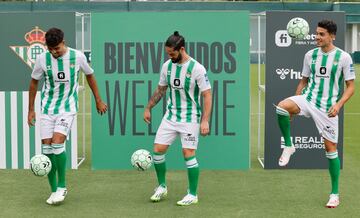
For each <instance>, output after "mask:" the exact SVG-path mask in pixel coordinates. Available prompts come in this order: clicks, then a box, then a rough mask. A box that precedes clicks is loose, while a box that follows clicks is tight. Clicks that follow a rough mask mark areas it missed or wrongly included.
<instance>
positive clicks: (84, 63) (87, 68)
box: [79, 52, 94, 75]
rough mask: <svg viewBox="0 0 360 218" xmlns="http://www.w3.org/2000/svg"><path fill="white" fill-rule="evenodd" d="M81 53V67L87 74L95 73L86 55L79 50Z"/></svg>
mask: <svg viewBox="0 0 360 218" xmlns="http://www.w3.org/2000/svg"><path fill="white" fill-rule="evenodd" d="M79 54H80V55H79V65H80V69H81V70H82V71H83V72H84V74H85V75H90V74H93V73H94V70H93V69H92V68H91V67H90V65H89V64H88V62H87V60H86V57H85V55H84V54H83V53H82V52H79Z"/></svg>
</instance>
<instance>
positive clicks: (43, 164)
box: [30, 154, 51, 176]
mask: <svg viewBox="0 0 360 218" xmlns="http://www.w3.org/2000/svg"><path fill="white" fill-rule="evenodd" d="M30 169H31V171H32V172H33V173H34V175H35V176H46V175H47V174H48V173H49V172H50V170H51V161H50V159H49V158H48V157H47V156H45V155H43V154H38V155H35V156H34V157H32V158H31V160H30Z"/></svg>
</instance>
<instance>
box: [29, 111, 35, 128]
mask: <svg viewBox="0 0 360 218" xmlns="http://www.w3.org/2000/svg"><path fill="white" fill-rule="evenodd" d="M35 120H36V114H35V111H29V112H28V125H29V126H35Z"/></svg>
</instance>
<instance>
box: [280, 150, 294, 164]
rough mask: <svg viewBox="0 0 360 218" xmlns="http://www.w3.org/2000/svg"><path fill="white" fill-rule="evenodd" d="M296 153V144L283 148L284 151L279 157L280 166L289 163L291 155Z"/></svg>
mask: <svg viewBox="0 0 360 218" xmlns="http://www.w3.org/2000/svg"><path fill="white" fill-rule="evenodd" d="M294 153H295V147H294V145H292V146H290V147H287V146H285V148H284V149H283V152H282V154H281V157H280V158H279V166H281V167H284V166H286V165H287V164H288V163H289V160H290V157H291V155H293V154H294Z"/></svg>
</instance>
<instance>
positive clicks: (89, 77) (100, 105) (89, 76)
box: [78, 52, 107, 115]
mask: <svg viewBox="0 0 360 218" xmlns="http://www.w3.org/2000/svg"><path fill="white" fill-rule="evenodd" d="M78 55H79V64H80V68H81V70H82V71H83V72H84V74H85V76H86V81H87V83H88V84H89V87H90V89H91V91H92V93H93V95H94V98H95V103H96V110H97V112H98V113H99V114H100V115H103V114H104V113H105V112H106V111H107V105H106V104H105V103H104V102H103V101H102V100H101V97H100V94H99V88H98V86H97V83H96V79H95V76H94V70H93V69H92V68H91V67H90V65H89V64H88V62H87V60H86V57H85V55H84V54H83V53H81V52H80V53H78Z"/></svg>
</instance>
